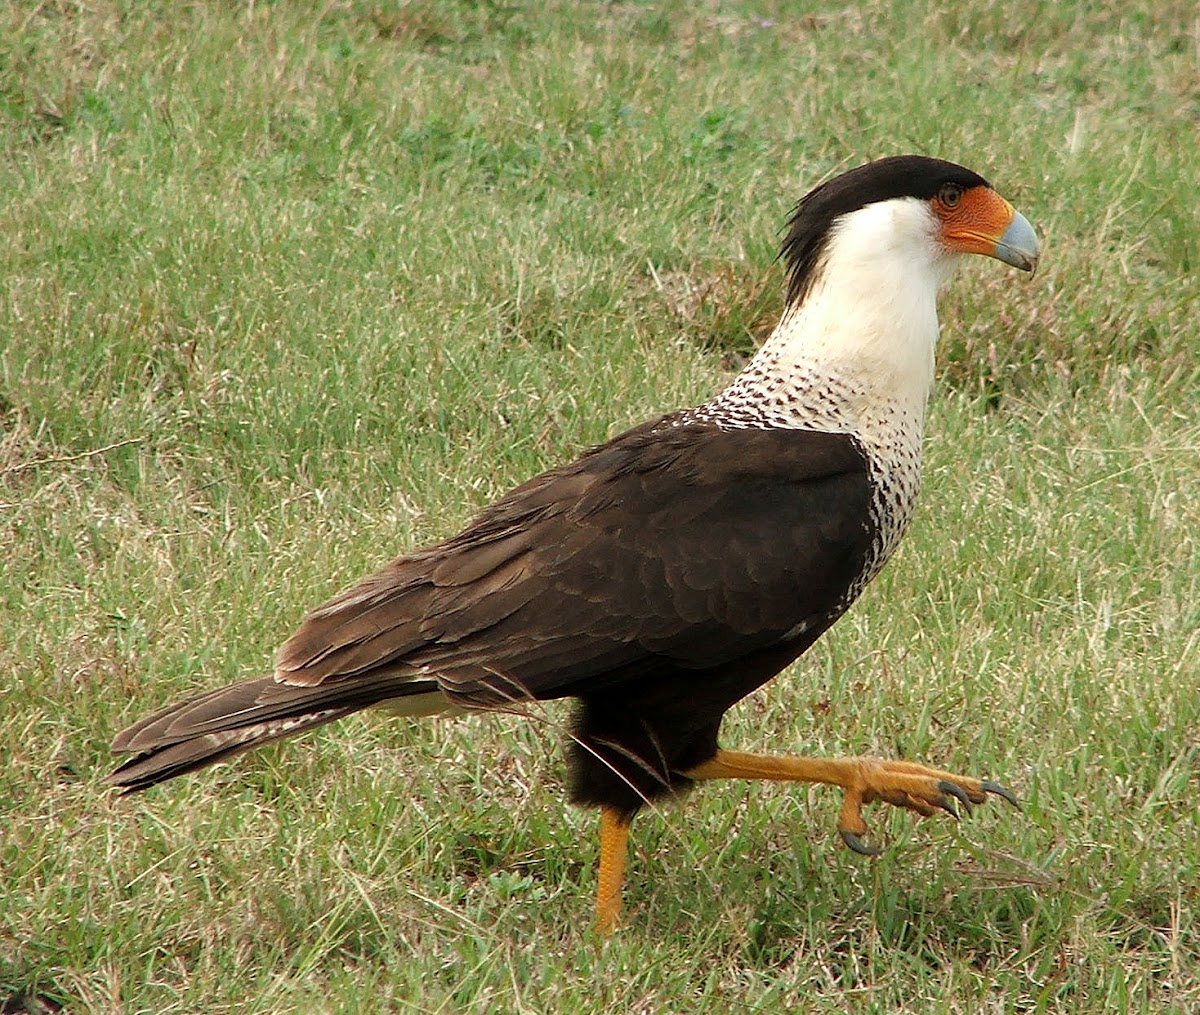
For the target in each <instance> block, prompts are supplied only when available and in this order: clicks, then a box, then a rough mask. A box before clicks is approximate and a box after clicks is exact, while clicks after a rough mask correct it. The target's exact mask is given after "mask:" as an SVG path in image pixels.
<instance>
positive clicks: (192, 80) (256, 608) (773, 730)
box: [0, 0, 1200, 1015]
mask: <svg viewBox="0 0 1200 1015" xmlns="http://www.w3.org/2000/svg"><path fill="white" fill-rule="evenodd" d="M904 151H920V152H925V153H927V154H931V155H938V156H941V157H945V158H950V159H953V160H955V161H958V162H962V163H964V164H966V165H968V166H970V167H971V168H973V169H975V170H977V171H979V172H981V173H982V174H983V175H985V176H987V177H988V178H989V179H990V180H991V181H992V182H993V183H994V184H995V185H996V186H997V188H998V189H999V190H1000V191H1001V193H1003V194H1004V195H1005V196H1006V197H1008V198H1009V200H1011V201H1012V202H1013V204H1014V205H1016V206H1017V207H1018V208H1019V209H1020V210H1021V211H1022V212H1023V213H1024V214H1025V215H1026V216H1027V217H1028V218H1029V219H1030V220H1031V221H1032V222H1033V223H1034V224H1035V225H1036V227H1037V228H1038V230H1039V233H1040V234H1041V235H1042V236H1043V237H1044V240H1045V250H1044V257H1043V262H1042V266H1041V268H1040V270H1039V272H1038V274H1037V275H1036V277H1034V278H1033V279H1032V280H1030V279H1027V278H1025V277H1024V276H1021V277H1018V273H1016V272H1013V271H1010V270H1008V269H1006V268H1004V267H1003V266H1001V265H999V264H996V263H994V262H988V261H984V260H982V259H975V260H974V261H973V262H972V263H971V264H970V265H968V266H967V268H966V269H965V270H964V271H963V272H962V273H961V277H960V278H959V279H958V280H957V281H956V282H955V283H954V284H953V285H952V286H951V287H950V288H949V290H948V291H947V292H946V294H945V295H944V297H943V300H942V321H943V340H942V343H941V348H940V350H939V365H940V376H941V381H940V383H939V387H938V391H937V394H936V396H935V400H934V404H933V406H932V410H931V417H930V422H929V437H928V440H927V448H926V452H927V472H926V484H925V490H924V493H923V499H922V502H921V506H920V509H919V511H918V516H917V519H916V521H915V522H914V525H913V528H912V530H911V531H910V534H909V537H908V538H907V540H906V542H905V544H904V545H903V547H902V549H901V551H900V553H899V554H898V556H897V558H896V559H895V560H894V561H893V563H892V564H891V565H890V566H889V568H888V569H887V570H886V571H885V572H884V574H883V575H882V576H881V577H880V578H879V579H878V580H877V582H876V583H875V584H874V585H873V586H872V587H871V588H870V589H869V590H868V592H867V593H866V594H865V595H864V597H863V599H862V600H861V602H860V603H859V604H858V605H856V606H855V607H854V609H853V610H852V611H851V613H850V614H849V615H848V616H847V617H846V618H845V619H844V620H843V621H842V622H840V623H839V624H838V625H837V627H836V628H835V629H834V630H833V632H831V634H830V635H829V636H827V637H826V638H825V639H823V640H822V642H820V643H819V644H818V645H817V647H816V648H814V649H813V651H812V652H810V653H809V654H808V655H807V656H806V657H805V658H804V659H803V660H802V661H801V663H800V664H799V665H797V666H796V667H794V668H792V669H791V670H789V671H787V672H786V673H785V674H783V675H782V676H780V677H779V678H778V679H777V680H776V681H774V682H773V683H772V684H771V685H769V686H768V687H767V688H765V689H764V690H763V691H762V692H760V693H759V694H757V695H755V696H754V697H752V698H751V699H749V700H747V701H746V702H744V703H743V704H742V705H740V706H739V707H738V708H737V709H736V710H735V711H734V712H732V713H731V714H730V717H729V719H728V721H727V724H726V727H725V730H726V731H725V738H724V739H725V742H726V744H727V745H728V746H733V747H739V748H744V749H764V750H774V751H792V752H804V753H814V754H829V755H834V754H846V753H851V754H868V753H872V754H883V755H886V756H894V757H906V758H913V759H919V760H922V761H925V762H928V763H931V764H935V765H938V766H941V767H945V768H949V769H951V770H955V771H965V772H974V773H978V774H980V775H984V776H988V777H991V778H995V779H998V780H1000V781H1002V782H1004V783H1006V784H1007V785H1009V786H1011V787H1012V788H1013V789H1014V790H1015V791H1016V792H1017V793H1018V794H1019V795H1020V796H1021V798H1022V800H1023V802H1024V805H1025V809H1024V811H1023V812H1022V813H1017V812H1015V811H1012V810H1011V809H1008V808H1006V807H1002V806H995V805H989V806H987V807H984V808H980V809H978V810H977V811H976V813H975V815H974V816H973V817H971V818H969V819H964V820H963V821H962V822H961V824H958V825H956V824H954V823H953V822H952V821H950V820H949V819H948V818H944V819H943V818H935V819H932V820H928V821H921V822H915V821H913V820H912V818H911V817H910V816H909V815H907V814H898V813H889V812H887V811H886V810H885V809H880V808H872V809H871V811H870V812H869V814H868V819H869V820H870V821H871V823H872V827H873V830H874V832H875V834H876V835H877V836H878V837H879V838H881V839H883V840H885V841H886V843H887V845H888V849H887V851H886V853H885V854H884V855H883V856H881V857H879V858H878V859H875V860H867V859H864V858H862V857H859V856H856V855H853V854H851V853H850V852H849V851H847V850H845V849H843V848H842V847H841V845H840V843H839V841H838V839H837V836H836V834H835V832H834V821H835V818H836V814H837V808H838V806H839V800H838V798H837V795H836V794H835V793H833V792H831V791H828V790H821V789H812V790H806V789H800V788H796V787H780V786H767V785H758V784H755V785H744V784H740V783H716V784H712V785H709V786H706V787H703V788H701V789H698V790H697V791H696V792H695V793H694V794H693V795H692V796H691V797H690V799H689V800H688V801H687V802H686V803H685V804H684V805H681V806H671V807H668V808H665V809H663V810H661V811H660V812H657V813H645V814H643V815H642V816H641V817H640V818H639V819H638V821H637V822H636V823H635V825H634V829H633V845H634V848H633V851H632V853H631V858H630V870H629V883H628V889H627V907H628V914H627V925H626V927H625V928H624V929H623V930H621V931H620V932H619V933H618V934H617V935H615V936H614V937H613V938H612V939H610V940H607V941H599V940H598V939H597V938H596V936H595V935H594V933H593V931H592V929H591V904H592V891H593V887H594V881H593V878H594V874H593V864H594V861H595V857H596V852H597V843H596V837H595V816H594V815H593V814H592V813H590V812H580V811H576V810H573V809H570V808H568V807H566V806H565V805H564V804H563V802H562V787H563V781H564V772H563V767H562V761H561V756H560V753H559V751H558V748H557V744H558V741H559V739H560V737H561V729H562V726H563V723H564V718H565V715H566V713H565V712H564V711H563V710H562V708H561V707H559V706H547V707H545V709H544V710H539V711H538V712H537V713H536V714H534V715H533V716H532V717H531V718H525V719H522V718H519V717H513V716H498V717H490V718H488V717H485V718H478V717H476V718H468V719H462V720H457V721H433V722H425V723H419V722H412V721H388V720H387V719H386V718H385V717H381V716H377V715H371V716H366V717H362V718H359V717H355V718H352V719H350V720H347V721H345V722H343V723H341V724H339V725H336V726H332V727H327V728H325V729H324V730H322V731H320V732H319V733H316V734H313V735H310V736H308V737H306V738H304V739H302V740H299V741H296V742H292V743H286V744H283V745H280V746H277V747H270V748H267V749H264V750H262V751H260V752H258V753H256V754H253V755H250V756H247V757H245V758H242V759H239V760H238V761H237V762H235V763H233V764H230V765H228V766H223V767H220V768H217V769H214V770H210V771H207V772H204V773H201V774H199V775H195V776H191V777H188V778H186V779H183V780H180V781H178V782H175V783H170V784H168V785H166V786H165V787H162V788H160V789H155V790H152V791H150V792H148V793H146V794H143V795H140V796H135V797H126V798H120V797H115V796H114V795H112V794H111V792H110V791H109V790H107V789H106V788H105V786H104V785H103V782H102V780H103V777H104V775H105V774H106V773H107V772H108V771H109V770H110V769H111V767H112V765H113V758H112V756H111V755H110V753H109V751H108V743H109V741H110V739H111V737H112V735H113V734H114V733H115V732H116V731H117V730H118V729H119V728H121V727H122V726H124V725H126V724H127V723H128V722H130V721H132V720H133V719H135V718H138V717H140V716H141V715H143V714H145V713H147V712H148V711H151V710H153V709H155V708H157V707H159V706H161V705H163V704H166V703H167V702H169V701H170V700H173V699H174V698H177V697H179V696H181V695H183V694H185V693H187V692H190V691H196V690H200V689H203V688H207V687H211V686H215V685H217V684H219V683H222V682H229V681H232V680H235V679H238V678H239V677H242V676H252V675H255V674H257V673H259V672H262V671H264V670H265V669H266V668H268V667H269V666H270V662H271V659H272V654H273V651H274V649H275V647H276V646H277V645H278V644H279V643H280V642H281V641H282V640H283V639H284V638H286V637H287V635H288V634H290V633H291V631H292V630H293V629H294V627H295V626H296V625H297V623H298V622H299V620H300V618H301V617H302V616H303V614H304V612H305V610H306V609H307V608H309V607H311V606H314V605H316V604H318V603H320V602H321V601H323V600H324V599H325V598H327V597H329V596H330V595H332V594H333V593H335V592H337V591H339V590H340V589H342V588H344V587H345V586H346V585H348V584H350V583H351V582H353V581H354V580H356V579H357V578H358V577H360V576H362V575H364V574H365V573H367V572H368V571H370V570H372V569H374V568H375V567H377V566H379V565H381V564H382V563H384V562H385V561H387V560H388V559H389V558H390V557H392V556H394V555H396V554H397V553H400V552H402V551H404V550H407V549H409V548H412V547H415V546H418V545H421V544H423V543H426V542H430V541H433V540H435V539H437V538H440V537H442V536H445V535H448V534H450V533H452V532H454V531H455V530H456V528H457V527H458V526H460V525H461V524H463V523H464V522H465V521H466V520H467V519H468V518H470V517H471V515H472V514H473V513H474V512H475V511H476V510H477V509H478V508H480V507H481V506H482V505H484V504H485V503H487V502H488V501H489V500H490V499H491V498H493V497H495V496H496V495H498V494H499V493H501V492H503V491H504V490H506V489H507V488H509V487H511V486H513V485H515V484H516V483H518V482H520V481H521V480H523V479H525V478H527V477H528V476H529V475H531V474H533V473H534V472H536V471H538V470H540V469H542V468H546V467H548V466H550V465H551V464H554V463H556V462H559V461H562V460H564V459H566V458H568V457H570V456H573V455H574V454H576V453H577V452H579V451H580V450H581V449H583V448H584V447H586V446H588V445H589V444H593V443H596V442H598V441H601V440H603V439H605V438H606V437H607V436H610V435H612V434H614V433H616V432H618V431H619V430H620V429H622V428H624V427H626V426H628V425H630V424H633V423H636V422H638V421H641V420H643V419H645V418H648V417H649V416H651V415H654V414H656V413H658V412H661V411H665V410H667V409H671V408H675V407H679V406H682V405H686V404H692V403H694V402H696V401H699V400H703V399H704V398H706V397H708V395H710V394H711V393H712V392H713V391H714V390H716V389H718V388H719V387H720V386H721V385H723V384H724V383H726V382H727V381H728V379H729V378H730V377H731V376H732V374H733V372H734V371H736V369H737V368H738V366H739V364H740V363H742V362H744V360H745V357H746V355H747V353H748V352H749V351H750V350H752V349H753V348H754V343H755V342H756V341H758V340H761V338H762V337H763V336H764V332H765V330H766V329H768V328H769V327H770V325H771V323H773V318H774V316H775V315H776V314H777V313H778V311H779V309H780V307H781V305H782V294H781V278H782V276H781V272H780V269H779V267H778V265H777V264H776V263H775V261H774V257H775V253H776V248H777V245H778V242H779V240H780V238H781V232H780V230H781V227H782V225H783V223H784V221H785V220H786V217H787V215H788V212H789V209H790V208H791V207H792V206H793V205H794V203H795V201H796V200H797V198H798V197H800V195H801V194H803V193H804V192H805V191H806V190H807V189H808V188H809V187H811V186H812V185H814V184H815V183H817V182H818V181H820V180H821V179H824V178H826V177H827V176H829V175H830V174H831V173H833V172H835V171H837V170H838V169H840V168H846V167H849V166H851V165H854V164H856V163H859V162H861V161H864V160H866V159H868V158H873V157H876V156H879V155H885V154H894V153H898V152H904ZM1198 152H1200V22H1197V20H1196V10H1195V7H1194V4H1193V3H1192V2H1191V0H1187V2H1184V0H1128V2H1122V3H1117V2H1115V0H1109V2H1097V3H1087V4H1065V3H1055V2H1051V0H1010V2H1008V3H1006V4H995V3H993V2H991V0H958V2H954V3H928V2H926V3H918V2H915V0H907V2H906V0H900V2H897V3H894V4H886V3H882V2H875V0H867V2H863V3H860V4H857V5H855V6H854V7H853V8H852V9H846V8H845V6H844V5H839V4H832V3H826V4H821V5H816V4H809V3H783V2H770V0H763V2H760V3H750V2H729V3H714V2H705V3H700V4H696V3H671V2H667V3H661V4H649V3H647V4H637V3H628V4H615V3H614V4H599V3H561V2H553V0H552V2H550V3H544V4H532V3H530V4H525V3H518V2H513V3H508V4H505V3H501V2H498V0H481V2H474V3H469V2H450V0H411V2H408V3H393V2H367V0H340V2H337V0H334V2H325V3H319V4H317V3H307V2H297V3H264V2H257V3H255V2H244V3H235V2H232V0H223V2H222V0H195V2H191V3H187V4H163V3H152V2H137V0H92V2H84V0H75V2H71V0H46V2H41V3H34V2H28V0H23V2H12V3H9V4H6V5H4V6H2V7H0V194H3V199H2V200H0V554H2V555H3V560H4V561H5V564H4V567H3V570H2V571H0V670H2V671H3V673H4V674H5V678H4V680H3V683H2V686H0V765H2V768H3V778H2V779H0V872H2V877H0V1011H3V1012H6V1013H20V1012H31V1013H32V1012H46V1011H59V1010H61V1011H65V1012H68V1013H71V1015H77V1013H81V1012H101V1013H122V1015H132V1013H156V1015H157V1013H169V1012H204V1013H246V1012H254V1013H268V1012H269V1013H310V1012H321V1013H325V1012H328V1013H352V1012H355V1013H376V1012H405V1013H407V1012H414V1013H435V1012H436V1013H475V1012H478V1013H485V1012H487V1013H491V1012H520V1013H574V1012H621V1013H625V1012H631V1013H642V1012H644V1013H670V1012H701V1011H702V1012H706V1013H708V1012H713V1013H724V1012H730V1013H755V1012H780V1011H799V1012H818V1013H820V1012H830V1013H832V1012H853V1013H881V1015H883V1013H896V1012H901V1013H912V1015H925V1013H931V1012H955V1013H964V1015H974V1013H979V1012H996V1013H1001V1012H1062V1013H1068V1012H1070V1013H1076V1012H1086V1013H1100V1012H1112V1011H1147V1012H1178V1013H1188V1012H1194V1011H1196V1010H1197V1009H1198V1008H1200V811H1198V808H1197V803H1196V800H1195V793H1196V791H1197V789H1198V788H1200V785H1198V780H1200V767H1198V766H1200V734H1198V733H1197V729H1198V725H1197V723H1198V719H1200V680H1198V678H1197V672H1198V670H1200V638H1198V635H1197V631H1198V630H1200V536H1198V533H1200V412H1198V411H1197V407H1196V406H1197V397H1198V391H1200V364H1198V362H1197V350H1198V349H1200V205H1198V203H1197V201H1196V194H1197V193H1200V157H1198Z"/></svg>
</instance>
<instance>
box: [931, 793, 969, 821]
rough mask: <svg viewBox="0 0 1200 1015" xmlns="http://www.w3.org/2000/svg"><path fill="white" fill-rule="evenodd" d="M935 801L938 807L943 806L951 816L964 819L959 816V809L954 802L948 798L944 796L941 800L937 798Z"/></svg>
mask: <svg viewBox="0 0 1200 1015" xmlns="http://www.w3.org/2000/svg"><path fill="white" fill-rule="evenodd" d="M933 803H934V805H935V806H937V807H940V808H941V809H942V810H944V811H945V812H946V813H947V814H949V815H950V817H952V818H953V819H954V820H955V821H960V820H962V819H961V818H959V816H958V810H957V808H955V806H954V804H952V803H951V802H950V801H949V800H947V799H946V798H945V797H942V798H941V799H940V800H935V801H934V802H933Z"/></svg>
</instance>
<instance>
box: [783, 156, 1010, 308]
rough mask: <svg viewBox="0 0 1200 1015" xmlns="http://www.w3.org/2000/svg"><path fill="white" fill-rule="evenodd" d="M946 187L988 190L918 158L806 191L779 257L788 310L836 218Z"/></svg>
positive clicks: (880, 163) (959, 172)
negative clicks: (785, 281)
mask: <svg viewBox="0 0 1200 1015" xmlns="http://www.w3.org/2000/svg"><path fill="white" fill-rule="evenodd" d="M947 183H957V184H958V185H959V186H961V187H963V188H964V189H966V188H969V187H978V186H987V185H988V183H987V180H985V179H984V178H983V177H982V176H979V175H978V174H977V173H973V172H971V170H969V169H964V168H963V167H962V166H959V165H955V164H954V163H953V162H945V161H943V160H942V159H931V158H928V157H926V156H924V155H895V156H892V157H891V158H886V159H879V160H877V161H875V162H868V163H867V164H866V165H865V166H859V167H858V168H857V169H851V170H850V171H849V172H848V173H842V175H841V176H835V177H834V178H833V179H832V180H827V181H826V182H825V183H822V184H821V185H820V186H819V187H816V188H814V189H813V190H810V191H809V192H808V193H807V194H806V195H805V196H804V197H802V198H801V199H800V203H799V204H798V205H796V210H795V212H793V214H792V217H791V220H790V221H789V222H788V233H787V237H786V238H785V239H784V241H783V249H782V250H781V251H780V254H779V256H780V257H782V258H783V259H784V261H785V262H786V263H787V267H788V293H787V301H788V304H789V305H795V304H796V303H797V302H799V301H800V300H801V299H802V298H803V297H804V296H805V294H806V293H807V291H808V287H809V286H810V285H811V283H812V279H813V273H814V271H815V269H816V267H817V264H818V263H819V262H820V259H821V254H822V253H823V251H824V249H825V245H826V243H827V242H828V240H829V232H830V227H832V225H833V223H834V222H835V221H836V220H837V219H838V218H840V217H841V216H842V215H846V214H849V213H850V212H852V211H858V209H859V208H865V207H866V206H867V205H869V204H875V203H876V202H878V201H890V200H891V199H893V198H897V197H916V198H921V199H922V200H926V201H928V200H931V199H932V198H933V196H934V195H935V194H937V192H938V190H940V189H941V187H942V186H943V185H944V184H947Z"/></svg>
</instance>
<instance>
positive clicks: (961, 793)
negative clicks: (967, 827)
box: [938, 779, 971, 817]
mask: <svg viewBox="0 0 1200 1015" xmlns="http://www.w3.org/2000/svg"><path fill="white" fill-rule="evenodd" d="M938 789H939V790H941V791H942V792H943V793H945V794H946V795H947V796H952V797H954V799H955V800H957V801H958V802H959V803H961V804H962V805H963V806H964V807H965V808H966V809H967V813H968V814H970V813H971V798H970V797H969V796H967V792H966V790H964V789H963V788H962V787H961V786H956V785H954V783H952V782H947V781H946V780H945V779H943V780H942V781H941V782H939V783H938ZM955 816H956V817H957V815H955Z"/></svg>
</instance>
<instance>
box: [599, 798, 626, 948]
mask: <svg viewBox="0 0 1200 1015" xmlns="http://www.w3.org/2000/svg"><path fill="white" fill-rule="evenodd" d="M629 824H630V817H629V815H627V814H624V813H623V812H621V811H619V810H617V809H616V808H615V807H602V808H601V809H600V869H599V871H598V872H597V876H596V929H597V930H598V931H599V932H600V933H601V934H603V935H605V936H606V937H607V936H608V935H609V934H611V933H612V932H613V931H614V930H615V929H616V927H617V924H618V922H619V921H620V919H621V885H622V883H623V882H624V880H625V853H626V850H627V849H628V844H629Z"/></svg>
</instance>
